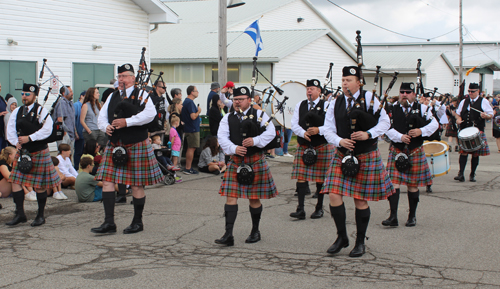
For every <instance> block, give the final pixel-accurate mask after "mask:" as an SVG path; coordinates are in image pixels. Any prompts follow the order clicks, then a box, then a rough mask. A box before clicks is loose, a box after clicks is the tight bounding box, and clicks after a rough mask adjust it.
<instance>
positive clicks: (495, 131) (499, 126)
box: [492, 95, 500, 153]
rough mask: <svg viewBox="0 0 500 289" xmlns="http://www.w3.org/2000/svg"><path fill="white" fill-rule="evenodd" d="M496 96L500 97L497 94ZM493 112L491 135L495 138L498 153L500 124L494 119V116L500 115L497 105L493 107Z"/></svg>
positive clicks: (499, 149) (499, 147)
mask: <svg viewBox="0 0 500 289" xmlns="http://www.w3.org/2000/svg"><path fill="white" fill-rule="evenodd" d="M497 98H500V97H499V96H498V95H497ZM493 112H494V113H495V115H494V116H493V125H492V126H493V137H494V138H495V141H496V143H497V149H498V152H499V153H500V124H499V123H498V122H497V121H496V118H497V117H499V116H500V107H499V106H498V103H497V105H496V106H495V107H494V108H493Z"/></svg>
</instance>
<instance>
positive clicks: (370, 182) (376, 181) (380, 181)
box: [320, 149, 395, 201]
mask: <svg viewBox="0 0 500 289" xmlns="http://www.w3.org/2000/svg"><path fill="white" fill-rule="evenodd" d="M356 157H357V158H358V160H359V162H360V169H359V173H358V174H357V175H356V176H355V177H346V176H344V175H343V174H342V170H341V165H342V159H343V158H344V154H342V153H341V152H340V151H339V150H337V151H336V152H335V155H334V157H333V159H332V162H331V165H330V168H329V169H328V173H327V178H326V180H325V183H324V184H323V189H322V190H321V192H320V193H321V194H325V193H334V194H338V195H342V196H346V197H353V198H355V199H359V200H364V201H379V200H385V199H387V197H389V196H391V195H392V194H394V193H395V190H394V187H393V186H392V183H391V180H390V179H389V175H388V174H387V172H386V170H385V168H384V163H383V162H382V157H381V156H380V151H379V150H378V149H376V150H374V151H371V152H368V153H364V154H359V155H357V156H356Z"/></svg>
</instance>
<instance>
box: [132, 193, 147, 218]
mask: <svg viewBox="0 0 500 289" xmlns="http://www.w3.org/2000/svg"><path fill="white" fill-rule="evenodd" d="M133 199H134V218H133V219H132V223H134V224H142V211H144V204H145V203H146V197H144V198H140V199H137V198H133Z"/></svg>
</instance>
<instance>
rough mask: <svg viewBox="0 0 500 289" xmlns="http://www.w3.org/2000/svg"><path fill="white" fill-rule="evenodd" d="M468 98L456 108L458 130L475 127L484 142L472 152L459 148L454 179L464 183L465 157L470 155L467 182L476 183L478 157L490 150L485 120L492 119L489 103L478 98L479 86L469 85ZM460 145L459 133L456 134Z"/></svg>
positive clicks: (485, 154)
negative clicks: (456, 173)
mask: <svg viewBox="0 0 500 289" xmlns="http://www.w3.org/2000/svg"><path fill="white" fill-rule="evenodd" d="M468 96H469V97H466V98H465V99H464V100H462V101H461V102H460V104H459V105H458V108H457V113H459V114H460V116H459V117H458V118H457V124H459V125H460V130H463V129H464V128H468V127H476V128H477V129H479V132H480V137H481V139H482V140H483V141H484V145H483V146H482V147H480V148H478V149H477V150H475V151H473V152H466V151H464V150H462V148H460V158H459V161H458V163H459V164H460V170H459V171H458V175H457V176H456V177H455V178H454V179H455V180H457V181H460V182H465V177H464V170H465V166H466V165H467V157H468V156H467V155H468V154H472V158H471V167H470V175H469V181H471V182H475V181H476V169H477V166H478V165H479V156H487V155H489V154H490V148H489V147H488V142H487V140H486V135H485V134H484V127H485V124H486V120H488V119H491V118H493V108H492V107H491V105H490V102H489V101H488V100H487V99H485V98H482V97H479V85H478V84H477V83H471V84H469V95H468ZM458 140H459V144H460V132H459V133H458Z"/></svg>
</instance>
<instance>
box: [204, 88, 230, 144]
mask: <svg viewBox="0 0 500 289" xmlns="http://www.w3.org/2000/svg"><path fill="white" fill-rule="evenodd" d="M227 111H228V109H227V107H226V106H225V105H224V104H223V103H222V100H220V97H219V95H214V96H213V97H212V106H211V107H210V110H209V111H208V125H209V126H210V134H211V135H213V136H217V131H219V124H220V121H221V120H222V118H223V117H224V115H226V113H227Z"/></svg>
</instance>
